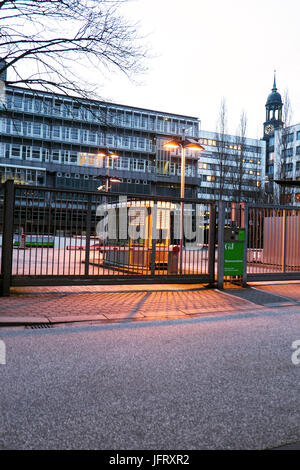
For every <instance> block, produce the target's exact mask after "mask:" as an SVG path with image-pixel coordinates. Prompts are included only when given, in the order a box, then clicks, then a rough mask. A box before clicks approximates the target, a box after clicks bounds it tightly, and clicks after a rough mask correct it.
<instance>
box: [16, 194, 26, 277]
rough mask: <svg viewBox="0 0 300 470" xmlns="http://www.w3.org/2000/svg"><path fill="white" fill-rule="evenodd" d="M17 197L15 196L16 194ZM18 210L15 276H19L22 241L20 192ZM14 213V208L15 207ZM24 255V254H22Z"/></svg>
mask: <svg viewBox="0 0 300 470" xmlns="http://www.w3.org/2000/svg"><path fill="white" fill-rule="evenodd" d="M16 197H17V194H16ZM18 210H19V217H18V239H19V245H18V251H17V265H16V271H15V272H16V274H19V259H20V251H21V246H22V245H21V243H22V242H21V240H22V235H23V232H22V230H21V227H22V191H20V196H19V205H18ZM15 211H16V207H15ZM23 255H24V253H23Z"/></svg>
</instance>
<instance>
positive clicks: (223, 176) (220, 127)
mask: <svg viewBox="0 0 300 470" xmlns="http://www.w3.org/2000/svg"><path fill="white" fill-rule="evenodd" d="M226 135H227V105H226V100H225V98H222V100H221V104H220V109H219V115H218V120H217V125H216V151H215V157H216V167H215V171H214V177H215V180H216V183H215V188H216V192H217V195H218V198H219V199H220V200H221V199H223V197H224V195H225V187H226V184H227V183H228V181H229V175H230V167H229V158H230V157H229V154H230V151H229V150H228V142H227V139H226Z"/></svg>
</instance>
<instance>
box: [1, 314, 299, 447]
mask: <svg viewBox="0 0 300 470" xmlns="http://www.w3.org/2000/svg"><path fill="white" fill-rule="evenodd" d="M0 339H1V340H3V341H4V342H5V344H6V362H7V363H6V365H0V374H1V426H0V429H1V434H0V448H1V449H116V450H121V449H131V450H132V449H154V450H157V449H172V450H174V449H178V450H180V449H189V450H191V449H264V448H271V447H276V446H280V445H284V444H288V443H292V442H295V441H299V440H300V365H298V366H297V365H294V364H293V363H292V360H291V355H292V352H293V350H292V348H291V345H292V343H293V342H294V341H295V340H298V339H300V307H297V306H294V307H285V308H281V309H272V310H269V311H256V312H252V313H251V312H249V313H248V314H245V313H244V314H240V315H238V316H235V315H230V316H229V315H227V316H226V317H225V316H224V317H222V316H216V315H214V316H211V317H206V318H191V319H187V320H175V321H174V320H172V321H160V322H144V323H143V322H137V323H125V324H108V325H94V326H80V327H79V326H73V327H72V326H68V327H59V328H53V329H51V330H50V329H49V330H22V329H17V328H15V329H8V328H1V329H0Z"/></svg>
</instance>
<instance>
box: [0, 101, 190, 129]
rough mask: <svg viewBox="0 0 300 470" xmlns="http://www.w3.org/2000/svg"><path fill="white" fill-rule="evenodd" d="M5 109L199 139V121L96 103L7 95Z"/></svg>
mask: <svg viewBox="0 0 300 470" xmlns="http://www.w3.org/2000/svg"><path fill="white" fill-rule="evenodd" d="M6 106H7V108H8V109H16V110H18V111H25V112H31V113H38V114H46V115H51V116H59V117H64V118H70V119H78V120H82V121H89V122H97V123H101V124H104V125H113V126H120V127H129V128H136V129H145V130H151V131H158V132H166V133H174V134H178V133H181V132H182V129H183V128H188V133H189V135H191V136H194V137H197V136H198V121H191V120H185V119H182V120H180V119H178V118H176V117H175V116H174V117H170V116H167V115H165V116H164V115H157V114H151V113H149V114H148V113H143V112H138V111H134V110H132V111H130V110H122V109H118V108H109V107H106V106H103V105H102V106H101V105H97V104H96V103H91V104H89V103H83V102H81V101H79V100H78V101H70V100H62V99H59V98H49V97H44V98H41V97H38V96H35V97H33V96H28V95H25V96H24V95H21V94H13V95H10V94H9V95H7V97H6Z"/></svg>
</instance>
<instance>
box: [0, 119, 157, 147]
mask: <svg viewBox="0 0 300 470" xmlns="http://www.w3.org/2000/svg"><path fill="white" fill-rule="evenodd" d="M1 124H2V126H1V127H2V132H6V133H8V134H14V135H20V136H25V137H34V138H43V139H52V140H63V141H67V142H74V143H75V142H76V143H83V144H91V145H97V146H99V147H114V148H124V149H132V150H141V151H146V152H153V151H154V144H153V141H152V140H151V139H148V138H145V137H137V136H131V135H125V136H122V135H114V134H104V133H103V132H100V131H96V130H90V129H80V128H78V127H66V126H58V125H54V124H53V125H48V124H46V123H40V122H31V121H21V120H19V119H14V120H11V119H3V120H2V122H1Z"/></svg>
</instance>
